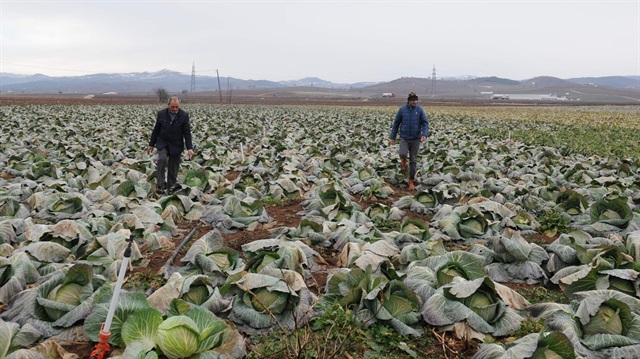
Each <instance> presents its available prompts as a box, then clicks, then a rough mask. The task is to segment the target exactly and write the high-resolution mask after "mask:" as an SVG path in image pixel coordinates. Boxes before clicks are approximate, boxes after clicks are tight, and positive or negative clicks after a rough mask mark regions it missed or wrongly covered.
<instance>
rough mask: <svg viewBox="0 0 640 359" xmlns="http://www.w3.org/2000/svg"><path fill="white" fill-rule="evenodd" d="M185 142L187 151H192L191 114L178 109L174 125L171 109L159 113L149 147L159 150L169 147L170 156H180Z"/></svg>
mask: <svg viewBox="0 0 640 359" xmlns="http://www.w3.org/2000/svg"><path fill="white" fill-rule="evenodd" d="M185 142H186V145H187V149H188V150H192V149H193V144H192V143H191V125H190V124H189V113H188V112H186V111H184V110H182V109H178V113H177V116H176V119H175V120H174V121H173V123H172V122H171V116H169V108H166V109H164V110H161V111H158V116H157V117H156V124H155V126H154V127H153V132H151V140H149V146H150V147H155V148H156V149H158V150H161V149H163V148H165V147H168V148H169V155H170V156H178V155H180V154H181V153H182V151H184V145H185Z"/></svg>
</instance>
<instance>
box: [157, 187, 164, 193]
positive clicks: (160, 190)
mask: <svg viewBox="0 0 640 359" xmlns="http://www.w3.org/2000/svg"><path fill="white" fill-rule="evenodd" d="M156 193H157V194H164V189H162V188H161V187H158V188H156Z"/></svg>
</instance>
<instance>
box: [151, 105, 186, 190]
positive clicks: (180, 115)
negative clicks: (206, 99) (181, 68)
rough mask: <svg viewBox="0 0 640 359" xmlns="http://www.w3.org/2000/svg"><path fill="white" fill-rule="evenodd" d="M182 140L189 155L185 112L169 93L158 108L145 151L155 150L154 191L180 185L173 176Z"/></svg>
mask: <svg viewBox="0 0 640 359" xmlns="http://www.w3.org/2000/svg"><path fill="white" fill-rule="evenodd" d="M185 144H186V146H187V150H188V152H187V156H188V158H191V156H193V145H192V143H191V125H190V124H189V113H188V112H186V111H184V110H183V109H181V108H180V100H179V99H178V98H177V97H176V96H173V97H171V98H170V99H169V103H168V104H167V108H165V109H164V110H160V111H159V112H158V115H157V117H156V124H155V126H154V127H153V132H151V139H150V140H149V147H148V148H147V154H151V151H153V148H154V147H155V148H156V149H157V150H158V168H157V182H156V193H158V194H161V193H164V191H165V190H166V191H167V194H170V193H172V192H173V191H176V190H177V189H178V188H179V187H180V185H179V184H178V183H177V177H178V169H179V168H180V156H181V155H182V151H184V147H185ZM167 175H168V176H167ZM165 177H166V180H165Z"/></svg>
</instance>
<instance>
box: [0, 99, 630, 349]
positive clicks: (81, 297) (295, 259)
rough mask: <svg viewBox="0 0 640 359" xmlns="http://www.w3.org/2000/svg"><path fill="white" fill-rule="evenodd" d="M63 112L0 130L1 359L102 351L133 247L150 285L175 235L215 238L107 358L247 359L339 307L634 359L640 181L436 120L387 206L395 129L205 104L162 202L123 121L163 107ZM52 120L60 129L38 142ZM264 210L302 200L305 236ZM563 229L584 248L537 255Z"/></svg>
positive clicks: (120, 328)
mask: <svg viewBox="0 0 640 359" xmlns="http://www.w3.org/2000/svg"><path fill="white" fill-rule="evenodd" d="M49 110H51V109H49V108H46V107H45V108H42V107H7V108H3V109H2V114H3V116H4V117H6V118H9V119H11V121H2V122H3V123H2V124H1V125H0V126H3V128H2V130H3V131H2V132H3V134H2V135H0V136H5V137H6V138H1V140H2V141H0V142H1V143H2V145H0V146H2V152H0V165H1V166H2V168H3V169H4V170H3V171H4V173H6V174H8V175H9V176H6V177H7V178H5V179H0V185H1V186H0V304H5V305H6V309H5V310H4V312H3V313H2V314H1V315H0V318H1V319H2V322H0V332H1V333H3V334H4V333H7V335H3V336H0V337H2V338H9V339H8V340H4V341H1V340H0V354H3V355H6V356H7V357H9V358H23V357H24V358H30V357H34V358H36V357H38V356H37V355H41V356H42V354H35V352H36V351H37V350H38V349H37V348H38V346H34V347H32V349H20V348H26V347H29V346H31V345H32V344H35V343H37V342H40V341H43V340H45V339H48V338H54V339H64V340H74V341H77V340H93V341H96V340H97V333H98V331H99V329H100V324H101V323H102V322H103V321H104V319H105V317H106V311H107V308H108V303H109V300H110V297H111V293H112V286H113V284H114V282H115V279H116V271H117V268H119V264H120V260H121V259H122V254H123V252H124V248H125V247H126V239H127V238H128V237H129V236H130V235H133V236H134V238H136V242H137V243H135V244H134V246H133V251H132V257H131V260H132V261H133V263H134V264H136V265H144V263H145V258H144V257H143V255H142V253H141V251H140V248H139V247H138V246H143V247H144V249H145V250H146V251H149V250H156V249H158V248H161V247H163V246H166V245H172V244H171V239H172V238H174V237H176V236H178V235H179V231H178V227H177V226H176V223H179V222H180V221H181V220H189V221H198V222H201V223H202V224H207V225H209V226H211V227H212V230H211V231H210V232H209V233H207V234H206V235H204V236H202V237H201V238H198V239H197V240H196V241H194V242H193V243H192V244H191V245H190V247H189V249H188V251H187V254H186V255H185V256H184V257H183V258H182V259H181V262H182V263H183V265H182V266H176V267H171V268H168V270H167V271H166V273H168V274H170V276H169V277H168V278H167V279H168V280H167V283H166V284H165V285H164V286H163V287H161V288H159V289H157V290H156V291H155V292H153V293H135V292H123V293H122V295H121V297H120V300H119V302H118V309H117V310H116V317H115V319H114V325H113V326H112V328H111V331H112V337H111V343H112V344H113V345H114V346H117V347H120V348H123V349H125V351H124V353H123V352H121V351H120V352H116V353H115V354H114V356H113V357H115V356H117V355H122V356H124V357H140V358H153V357H157V355H158V354H162V355H165V356H167V357H169V358H216V357H219V356H220V355H226V356H227V357H242V356H244V355H245V347H244V341H243V337H242V335H241V334H240V333H255V332H263V331H266V330H269V329H277V328H294V327H296V326H301V325H304V324H305V323H307V322H308V321H309V320H310V318H312V317H314V316H317V315H320V314H321V313H322V310H323V308H325V307H326V306H327V305H332V304H333V303H339V304H340V305H342V306H343V307H345V308H349V309H351V310H353V311H354V312H355V313H356V314H357V318H358V319H359V320H360V321H362V322H364V323H366V325H371V324H373V323H382V324H385V325H389V326H392V327H393V328H395V329H396V330H397V331H398V332H399V333H402V334H408V335H420V334H421V332H422V329H420V325H421V324H423V323H426V324H428V325H431V326H436V327H438V328H439V329H440V330H452V331H454V333H455V334H456V335H457V336H458V337H460V338H464V339H469V338H477V339H480V340H487V339H488V338H491V337H501V336H508V335H512V334H513V333H514V332H515V331H516V330H517V329H518V327H519V326H520V322H521V321H522V320H523V318H524V317H525V316H527V315H534V316H536V317H541V318H545V329H544V331H543V332H542V333H540V334H534V335H530V336H526V337H523V338H521V339H519V340H517V341H516V342H514V343H513V344H512V346H511V347H509V348H505V347H502V346H499V345H495V344H493V345H485V346H482V347H481V349H480V350H479V352H478V354H477V357H479V358H503V357H504V358H506V357H509V355H511V353H514V352H518V353H530V354H531V355H534V352H535V355H540V357H544V356H542V355H550V354H551V352H554V353H556V354H557V355H560V357H573V355H578V356H584V357H587V358H599V357H603V358H604V357H619V358H627V357H634V356H637V355H640V329H639V328H637V325H638V324H637V323H638V319H637V315H639V314H640V306H639V305H638V298H639V296H640V292H639V290H640V289H639V288H640V282H639V280H638V273H639V271H640V267H638V265H639V263H638V255H639V254H638V243H639V242H638V241H639V239H640V238H639V237H640V232H638V230H640V227H639V226H640V220H639V218H640V214H639V212H638V207H637V205H638V203H639V202H640V191H639V188H640V176H639V173H638V168H639V163H638V161H637V160H635V161H634V160H617V159H601V158H597V157H588V158H587V157H583V156H579V155H566V156H563V155H561V154H560V150H558V149H553V148H537V147H532V146H527V145H524V144H520V143H501V142H499V141H495V140H491V139H489V138H473V137H472V136H468V135H466V133H472V132H471V131H469V127H468V126H471V124H469V123H467V122H465V121H464V118H461V119H455V121H454V120H452V119H451V118H445V117H442V118H440V117H437V116H436V117H432V120H431V126H432V135H431V137H430V140H429V143H428V145H427V146H425V147H423V149H422V152H421V163H420V168H421V170H420V173H419V179H420V180H419V185H418V191H417V192H416V194H415V195H414V196H406V197H402V198H399V199H398V200H397V201H395V202H393V203H391V202H388V201H386V202H385V203H388V204H387V205H385V204H383V203H382V202H383V201H379V200H384V199H387V198H389V197H390V195H391V194H392V193H393V189H392V187H391V186H392V185H395V186H403V184H404V183H405V181H406V177H405V175H404V174H402V173H400V171H399V168H398V167H399V164H398V161H397V155H396V153H395V151H396V149H395V148H389V147H386V146H381V145H380V143H383V142H386V141H384V139H385V138H386V136H387V135H388V125H389V124H388V123H387V122H388V119H389V118H390V115H389V113H388V112H385V111H374V110H363V109H330V108H318V109H307V108H286V107H282V108H281V107H249V108H242V109H241V108H235V107H213V106H204V105H202V106H199V105H192V108H191V109H190V111H191V113H192V117H193V118H194V119H197V118H201V119H203V118H206V119H207V121H200V122H198V121H197V120H195V121H194V134H195V136H196V138H201V140H199V141H196V143H198V152H197V155H196V156H195V157H194V159H193V160H192V161H188V162H185V163H184V164H183V172H182V174H181V176H180V181H181V184H182V189H181V190H180V191H178V192H177V193H175V194H173V195H170V196H162V197H160V198H156V197H155V194H154V193H153V185H154V183H153V182H154V170H155V165H154V163H153V158H149V157H146V156H145V155H144V153H143V150H144V148H146V139H145V138H144V136H142V135H141V134H143V133H148V132H149V131H150V126H151V123H149V121H145V122H144V123H142V122H136V121H135V120H132V118H136V116H130V113H127V111H129V112H137V113H139V114H140V117H143V116H147V115H148V114H149V113H152V111H151V110H150V108H148V107H127V106H125V107H123V108H121V107H118V108H108V111H102V110H101V108H74V109H68V108H54V110H55V111H54V112H53V114H54V115H55V116H57V117H53V118H51V116H52V115H51V114H49V112H48V111H49ZM67 111H68V112H67ZM145 112H146V113H147V114H146V115H142V114H143V113H145ZM38 117H42V118H44V119H48V120H42V119H41V120H40V122H38V126H34V125H32V123H34V122H33V120H34V119H35V118H38ZM121 122H125V125H124V126H123V125H122V123H121ZM319 122H321V123H322V124H323V125H322V126H318V125H317V124H318V123H319ZM8 123H9V124H11V125H8ZM116 124H117V125H116ZM7 126H9V127H7ZM465 126H466V127H465ZM23 128H31V129H32V130H33V131H32V132H28V131H24V130H21V129H23ZM221 129H224V132H220V131H222V130H221ZM443 129H446V131H443ZM53 134H58V135H56V136H55V137H54V136H53ZM89 135H91V136H95V135H100V136H101V138H103V139H104V140H103V141H86V140H83V138H84V137H88V136H89ZM91 143H93V145H91ZM86 146H89V149H88V150H85V148H86ZM229 174H233V176H229ZM354 195H358V197H357V198H361V199H362V200H358V201H356V200H355V199H354V197H353V196H354ZM267 199H268V200H269V201H287V200H291V199H297V200H300V201H302V202H301V203H302V207H303V211H302V212H301V213H297V214H296V215H298V216H300V217H301V218H300V219H301V220H300V223H299V225H298V226H296V227H278V226H277V223H274V222H273V219H272V218H271V217H270V215H269V211H268V208H267V207H265V205H264V203H265V202H266V201H267ZM551 210H552V211H557V212H559V213H561V214H562V215H564V216H566V217H567V218H569V220H570V224H571V226H572V227H573V229H574V230H573V231H572V232H570V233H567V234H562V235H560V236H559V238H558V239H557V240H556V241H555V242H554V243H552V244H549V245H544V246H541V245H538V244H536V243H533V242H531V241H530V240H528V239H527V238H529V237H528V236H529V235H530V234H533V233H536V231H537V230H538V228H539V223H538V221H537V219H538V217H539V216H540V215H542V214H544V213H545V212H546V211H551ZM407 211H411V212H415V213H418V214H422V215H423V218H429V219H430V221H429V222H428V223H427V222H424V221H421V220H416V219H412V218H417V216H412V218H409V217H408V216H407ZM292 215H294V214H293V213H292ZM398 223H399V226H393V225H394V224H398ZM261 225H262V226H263V228H271V236H270V238H266V239H264V240H259V241H255V242H252V243H248V244H246V245H244V246H243V247H242V253H238V252H237V251H235V250H233V249H231V248H229V247H227V246H226V245H225V243H224V239H223V237H222V235H223V234H224V233H227V232H233V231H238V230H254V229H255V228H257V227H259V226H261ZM390 227H392V228H395V230H392V231H389V230H388V229H387V228H390ZM450 242H458V243H464V244H465V245H467V246H468V249H466V250H464V251H463V250H447V246H446V244H448V243H450ZM318 247H332V248H333V249H335V250H336V251H337V252H338V253H339V254H340V255H339V264H340V267H341V268H339V269H333V270H330V273H329V274H330V277H329V279H328V281H327V284H326V287H325V288H324V289H323V290H322V294H321V295H320V297H319V298H318V297H317V296H316V295H314V294H313V293H312V291H310V289H309V288H308V284H307V283H312V282H313V280H312V273H313V272H317V271H322V270H326V267H327V266H326V263H325V262H324V261H323V259H322V257H321V256H320V255H319V254H318V252H317V251H316V250H314V248H316V249H317V248H318ZM510 282H526V283H529V284H534V283H538V284H540V285H546V284H549V283H553V284H555V285H559V286H560V288H561V289H562V290H563V291H564V292H565V293H566V294H567V296H568V297H569V299H571V300H572V301H571V303H570V304H567V305H562V304H555V303H549V304H536V305H529V303H528V302H527V301H526V300H525V298H523V297H522V296H521V295H519V294H518V293H516V292H515V291H513V290H511V289H509V287H508V286H506V285H505V284H503V283H510ZM30 355H31V356H30ZM45 357H46V356H45ZM533 357H535V356H533ZM547 357H549V356H547Z"/></svg>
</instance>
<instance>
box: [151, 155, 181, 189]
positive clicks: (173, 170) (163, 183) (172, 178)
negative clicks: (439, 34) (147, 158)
mask: <svg viewBox="0 0 640 359" xmlns="http://www.w3.org/2000/svg"><path fill="white" fill-rule="evenodd" d="M179 169H180V155H177V156H170V155H169V149H168V148H166V147H165V148H163V149H161V150H158V177H157V178H158V183H157V184H156V187H157V188H160V189H171V188H172V187H173V186H175V185H176V182H177V178H178V170H179ZM167 172H168V173H167ZM167 174H168V175H167ZM165 178H166V180H165Z"/></svg>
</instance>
